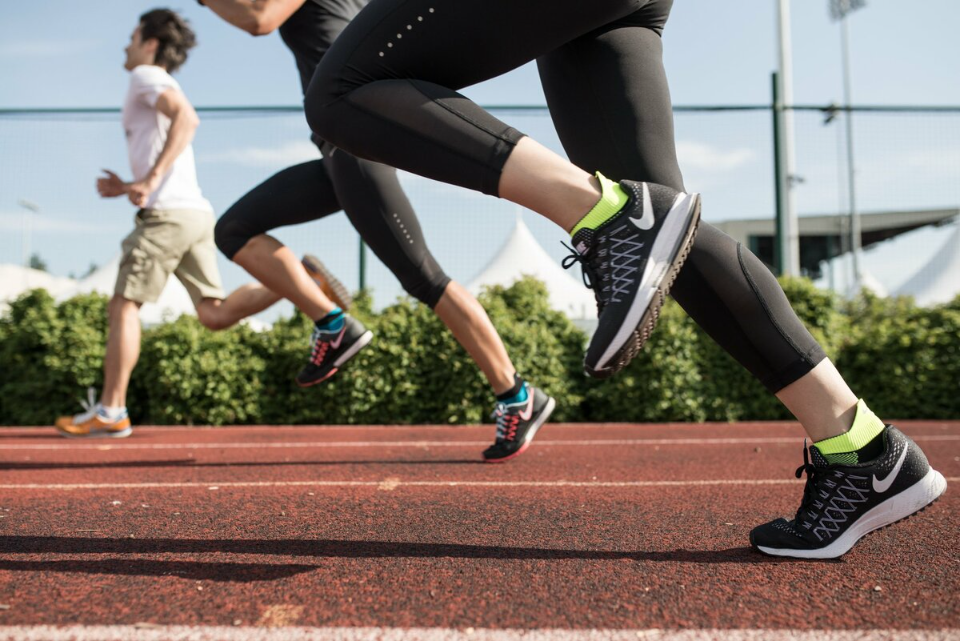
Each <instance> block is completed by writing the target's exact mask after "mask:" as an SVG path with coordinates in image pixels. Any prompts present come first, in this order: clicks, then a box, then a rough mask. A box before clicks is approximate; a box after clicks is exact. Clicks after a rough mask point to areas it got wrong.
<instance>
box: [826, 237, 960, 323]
mask: <svg viewBox="0 0 960 641" xmlns="http://www.w3.org/2000/svg"><path fill="white" fill-rule="evenodd" d="M861 257H862V260H861V263H860V266H861V272H862V274H863V275H862V279H861V283H860V285H859V286H858V287H855V288H854V290H855V291H854V292H852V293H859V290H860V288H861V287H865V288H867V289H870V290H872V291H873V292H875V293H876V294H878V295H880V296H886V295H888V294H893V295H910V296H914V297H915V298H916V300H917V303H919V304H920V305H933V304H936V303H942V302H946V301H948V300H951V299H952V298H953V297H954V296H956V295H957V294H960V229H958V227H957V225H956V223H954V224H952V225H944V226H941V227H933V226H927V227H923V228H920V229H916V230H913V231H910V232H907V233H905V234H901V235H899V236H897V237H895V238H891V239H890V240H885V241H883V242H881V243H877V244H876V245H873V246H872V247H868V248H867V249H865V250H864V251H863V253H862V254H861ZM931 257H932V258H931ZM851 272H852V264H851V259H850V255H849V254H844V255H842V256H838V257H836V258H834V259H833V260H831V261H828V262H827V263H824V266H823V276H822V277H821V278H820V279H819V280H817V281H816V284H817V286H819V287H823V288H825V289H835V290H836V291H840V292H842V293H844V294H847V295H849V294H851V292H849V291H847V290H848V285H847V283H849V282H850V279H851Z"/></svg>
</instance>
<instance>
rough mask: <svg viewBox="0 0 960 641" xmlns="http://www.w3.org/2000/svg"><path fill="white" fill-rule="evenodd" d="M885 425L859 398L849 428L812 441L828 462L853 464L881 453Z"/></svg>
mask: <svg viewBox="0 0 960 641" xmlns="http://www.w3.org/2000/svg"><path fill="white" fill-rule="evenodd" d="M884 427H885V425H884V423H883V421H881V420H880V419H879V418H878V417H877V415H876V414H874V413H873V412H872V411H870V408H869V407H867V404H866V403H865V402H864V401H863V400H862V399H861V400H860V401H859V402H858V403H857V414H856V416H855V417H854V419H853V425H852V426H851V427H850V429H849V430H847V431H846V432H844V433H843V434H840V435H838V436H834V437H832V438H827V439H823V440H822V441H817V442H816V443H814V445H816V447H817V449H818V450H819V451H820V453H821V454H823V457H824V458H825V459H826V460H827V461H828V462H829V463H842V464H855V463H864V462H866V461H870V460H873V459H875V458H876V457H877V456H879V455H880V454H882V453H883V440H882V439H881V438H880V434H881V433H882V432H883V428H884Z"/></svg>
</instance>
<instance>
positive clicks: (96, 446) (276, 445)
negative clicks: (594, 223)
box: [0, 434, 960, 451]
mask: <svg viewBox="0 0 960 641" xmlns="http://www.w3.org/2000/svg"><path fill="white" fill-rule="evenodd" d="M911 438H912V439H913V440H915V441H960V435H946V434H931V435H927V436H923V435H918V436H912V437H911ZM802 442H803V437H801V436H797V437H767V438H636V439H591V440H583V441H581V440H562V441H561V440H548V439H538V440H537V445H539V446H543V445H560V446H568V445H569V446H576V447H598V446H611V445H616V446H625V445H637V446H643V445H772V444H778V443H787V444H801V443H802ZM488 445H490V442H489V441H300V442H295V441H286V442H265V443H256V442H250V443H104V442H102V441H101V442H99V443H62V444H61V443H57V444H53V443H37V444H33V443H31V444H25V443H15V444H12V445H7V444H2V446H0V449H3V450H63V451H76V450H99V451H111V450H116V451H120V450H217V449H223V450H237V449H290V448H314V449H337V448H350V447H391V448H396V447H416V448H424V447H486V446H488Z"/></svg>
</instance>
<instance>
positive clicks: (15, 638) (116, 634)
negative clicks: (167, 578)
mask: <svg viewBox="0 0 960 641" xmlns="http://www.w3.org/2000/svg"><path fill="white" fill-rule="evenodd" d="M320 639H323V640H324V641H481V640H482V641H637V640H638V639H655V640H657V641H707V640H716V641H767V640H768V639H783V640H786V641H887V640H891V639H896V640H897V641H955V640H957V639H960V629H957V628H953V629H950V628H948V629H941V630H791V629H770V630H762V629H757V630H658V629H651V630H602V629H592V630H591V629H585V630H557V629H552V630H551V629H539V630H516V629H507V630H491V629H483V628H480V629H474V628H373V627H367V628H332V627H331V628H306V627H282V628H258V627H252V626H248V627H239V626H238V627H230V626H161V625H153V624H147V623H144V624H138V625H103V626H81V625H73V626H66V627H55V626H43V625H37V626H0V640H2V641H40V640H44V641H212V640H216V641H319V640H320Z"/></svg>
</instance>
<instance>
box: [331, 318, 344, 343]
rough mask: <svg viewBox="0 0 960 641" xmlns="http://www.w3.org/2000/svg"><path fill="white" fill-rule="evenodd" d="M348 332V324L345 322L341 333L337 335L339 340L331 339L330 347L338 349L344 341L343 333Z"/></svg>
mask: <svg viewBox="0 0 960 641" xmlns="http://www.w3.org/2000/svg"><path fill="white" fill-rule="evenodd" d="M346 333H347V324H346V323H344V324H343V327H342V328H340V334H339V335H338V336H337V340H335V341H330V347H332V348H333V349H337V348H338V347H340V343H341V342H343V335H344V334H346Z"/></svg>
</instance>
